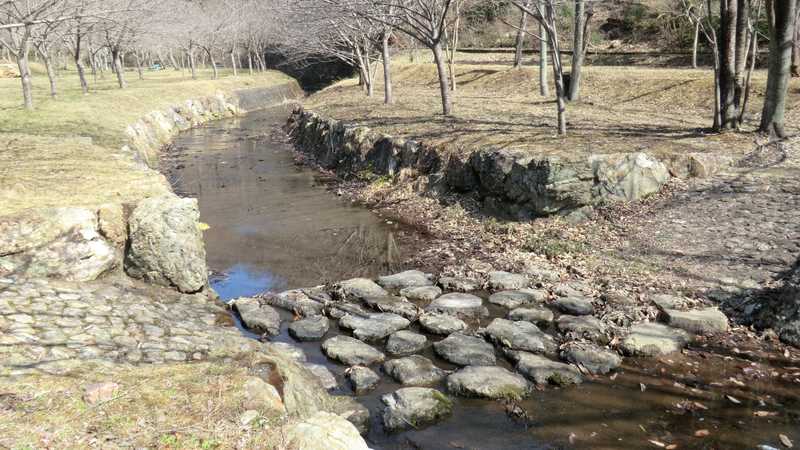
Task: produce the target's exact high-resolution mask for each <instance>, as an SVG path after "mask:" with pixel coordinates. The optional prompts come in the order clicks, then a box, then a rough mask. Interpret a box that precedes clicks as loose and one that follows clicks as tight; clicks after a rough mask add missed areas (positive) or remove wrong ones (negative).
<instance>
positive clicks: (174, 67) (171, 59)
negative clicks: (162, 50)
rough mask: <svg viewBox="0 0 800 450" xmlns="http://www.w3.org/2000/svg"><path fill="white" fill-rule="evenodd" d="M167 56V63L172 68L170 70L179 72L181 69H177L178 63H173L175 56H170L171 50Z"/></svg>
mask: <svg viewBox="0 0 800 450" xmlns="http://www.w3.org/2000/svg"><path fill="white" fill-rule="evenodd" d="M168 55H169V63H170V65H171V66H172V68H173V69H174V70H181V68H180V67H178V62H177V61H175V55H173V54H172V49H169V53H168Z"/></svg>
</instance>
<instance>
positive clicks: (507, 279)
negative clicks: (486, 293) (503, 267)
mask: <svg viewBox="0 0 800 450" xmlns="http://www.w3.org/2000/svg"><path fill="white" fill-rule="evenodd" d="M488 277H489V280H488V282H487V285H488V287H489V289H491V290H495V291H511V290H515V289H524V288H527V287H528V286H530V281H529V280H528V277H527V276H526V275H520V274H515V273H509V272H503V271H495V272H489V274H488Z"/></svg>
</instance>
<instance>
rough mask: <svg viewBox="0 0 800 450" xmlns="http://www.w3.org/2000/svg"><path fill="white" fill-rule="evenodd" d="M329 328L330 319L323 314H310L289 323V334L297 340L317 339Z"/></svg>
mask: <svg viewBox="0 0 800 450" xmlns="http://www.w3.org/2000/svg"><path fill="white" fill-rule="evenodd" d="M329 329H330V321H329V320H328V318H327V317H325V316H311V317H306V318H304V319H300V320H296V321H294V322H292V323H291V324H289V334H290V335H291V336H292V337H293V338H295V339H297V340H298V341H318V340H320V339H322V338H323V337H324V336H325V334H326V333H327V332H328V330H329Z"/></svg>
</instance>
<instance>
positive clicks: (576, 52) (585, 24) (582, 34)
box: [567, 0, 593, 101]
mask: <svg viewBox="0 0 800 450" xmlns="http://www.w3.org/2000/svg"><path fill="white" fill-rule="evenodd" d="M586 3H587V1H586V0H575V12H574V14H575V25H574V29H573V32H572V36H573V40H572V68H571V72H570V79H569V80H570V81H569V92H568V96H567V98H568V99H569V100H570V101H575V100H578V99H579V98H580V89H581V78H582V72H583V61H584V60H585V57H586V49H587V48H588V46H589V40H588V39H587V38H586V35H587V34H588V29H589V22H590V20H591V17H592V15H593V9H592V5H591V4H589V7H588V8H587V5H586Z"/></svg>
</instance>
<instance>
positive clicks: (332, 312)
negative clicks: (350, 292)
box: [328, 303, 372, 320]
mask: <svg viewBox="0 0 800 450" xmlns="http://www.w3.org/2000/svg"><path fill="white" fill-rule="evenodd" d="M348 314H350V315H353V316H361V317H369V315H370V314H372V312H371V311H370V310H368V309H366V308H364V307H363V306H361V305H356V304H354V303H337V304H335V305H331V306H330V307H329V308H328V317H330V318H331V319H336V320H338V319H341V318H342V317H344V316H346V315H348Z"/></svg>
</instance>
